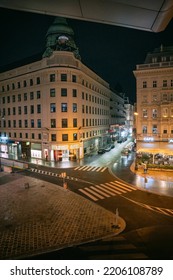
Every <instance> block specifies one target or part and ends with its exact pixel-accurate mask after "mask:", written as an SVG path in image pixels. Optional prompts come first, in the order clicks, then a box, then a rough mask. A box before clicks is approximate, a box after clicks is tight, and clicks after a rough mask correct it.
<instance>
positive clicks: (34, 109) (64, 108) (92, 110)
mask: <svg viewBox="0 0 173 280" xmlns="http://www.w3.org/2000/svg"><path fill="white" fill-rule="evenodd" d="M29 108H30V110H29ZM41 108H42V107H41V104H37V105H30V107H29V106H23V107H21V106H18V107H12V108H7V109H6V108H2V115H1V117H5V116H6V115H7V116H10V115H16V114H17V113H18V115H22V112H23V114H25V115H26V114H28V113H30V114H35V113H37V114H40V113H41ZM56 111H57V106H56V103H50V113H56ZM77 111H78V106H77V103H72V112H73V113H77ZM61 112H68V103H61ZM82 113H86V114H88V113H89V114H98V115H108V114H109V112H108V110H104V109H101V108H97V107H91V106H84V105H82Z"/></svg>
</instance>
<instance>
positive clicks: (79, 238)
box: [0, 172, 125, 259]
mask: <svg viewBox="0 0 173 280" xmlns="http://www.w3.org/2000/svg"><path fill="white" fill-rule="evenodd" d="M26 183H29V188H26ZM115 224H116V217H115V214H113V213H111V212H109V211H107V210H105V209H104V208H102V207H100V206H98V205H96V204H95V203H93V202H91V201H89V200H87V199H85V198H83V197H82V196H79V195H77V194H75V193H73V192H71V191H69V190H65V189H63V188H62V187H60V186H58V185H55V184H51V183H48V182H44V181H41V180H38V179H35V178H30V177H25V176H22V175H20V174H6V173H4V172H1V173H0V259H22V258H25V257H28V256H33V255H35V254H39V253H43V252H48V251H51V250H54V249H55V250H56V249H61V248H64V247H68V246H72V245H75V244H81V243H85V242H88V241H92V240H97V239H101V238H104V237H107V236H111V235H116V234H118V233H120V232H121V231H123V229H124V228H125V221H124V220H123V219H122V218H121V217H119V219H118V225H119V228H116V227H115Z"/></svg>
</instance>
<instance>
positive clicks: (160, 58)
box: [152, 55, 173, 63]
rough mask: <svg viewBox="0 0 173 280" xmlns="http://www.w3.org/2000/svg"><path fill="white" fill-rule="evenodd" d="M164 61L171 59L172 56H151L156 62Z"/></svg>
mask: <svg viewBox="0 0 173 280" xmlns="http://www.w3.org/2000/svg"><path fill="white" fill-rule="evenodd" d="M166 61H173V56H172V55H171V56H161V57H160V56H157V57H156V56H154V57H152V62H153V63H157V62H166Z"/></svg>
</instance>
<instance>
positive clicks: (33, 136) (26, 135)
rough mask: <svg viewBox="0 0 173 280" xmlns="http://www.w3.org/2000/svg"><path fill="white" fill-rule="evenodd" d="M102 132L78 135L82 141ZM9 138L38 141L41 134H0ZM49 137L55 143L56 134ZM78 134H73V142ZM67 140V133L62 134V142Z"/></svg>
mask: <svg viewBox="0 0 173 280" xmlns="http://www.w3.org/2000/svg"><path fill="white" fill-rule="evenodd" d="M101 132H102V131H101V130H100V131H99V130H98V131H97V130H96V131H89V132H84V133H82V134H81V135H80V138H81V136H82V138H83V139H85V138H88V137H92V136H96V135H99V134H100V133H101ZM2 136H3V137H7V136H8V137H9V138H17V139H18V138H21V139H23V138H24V139H29V138H30V137H31V139H38V140H41V139H42V134H41V133H31V135H30V137H29V133H28V132H25V133H22V132H19V133H17V132H14V133H12V132H9V133H8V135H7V133H6V132H3V134H2V133H1V132H0V137H2ZM50 137H51V141H53V142H54V141H57V134H56V133H52V134H51V135H50ZM78 137H79V136H78V133H73V139H72V140H73V141H75V140H78ZM68 140H69V134H68V133H64V134H62V141H68Z"/></svg>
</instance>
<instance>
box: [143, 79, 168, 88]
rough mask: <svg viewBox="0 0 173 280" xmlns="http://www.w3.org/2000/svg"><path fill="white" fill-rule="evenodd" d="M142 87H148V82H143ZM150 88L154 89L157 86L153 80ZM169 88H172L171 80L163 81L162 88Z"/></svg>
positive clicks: (156, 82)
mask: <svg viewBox="0 0 173 280" xmlns="http://www.w3.org/2000/svg"><path fill="white" fill-rule="evenodd" d="M142 86H143V88H147V87H148V82H147V81H143V83H142ZM152 86H153V88H156V87H157V86H158V81H156V80H154V81H153V82H152ZM169 86H170V87H173V80H170V81H168V80H163V81H162V87H169Z"/></svg>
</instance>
